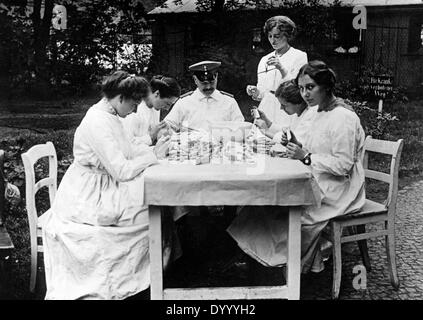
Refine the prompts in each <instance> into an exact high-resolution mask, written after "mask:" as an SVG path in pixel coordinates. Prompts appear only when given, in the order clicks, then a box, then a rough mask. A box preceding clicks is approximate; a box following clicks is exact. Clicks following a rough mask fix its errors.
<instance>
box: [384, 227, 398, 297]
mask: <svg viewBox="0 0 423 320" xmlns="http://www.w3.org/2000/svg"><path fill="white" fill-rule="evenodd" d="M385 227H386V229H387V230H388V235H387V236H386V237H385V243H386V255H387V257H388V268H389V276H390V278H391V284H392V286H393V287H394V289H395V290H398V288H399V279H398V272H397V264H396V259H395V230H394V224H393V223H389V222H388V221H386V222H385Z"/></svg>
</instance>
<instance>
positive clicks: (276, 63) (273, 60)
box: [266, 56, 288, 78]
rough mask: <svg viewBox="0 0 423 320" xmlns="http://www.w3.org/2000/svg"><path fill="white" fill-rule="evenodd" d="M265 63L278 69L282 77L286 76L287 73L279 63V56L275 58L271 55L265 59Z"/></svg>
mask: <svg viewBox="0 0 423 320" xmlns="http://www.w3.org/2000/svg"><path fill="white" fill-rule="evenodd" d="M266 63H267V65H268V66H274V67H275V68H276V69H278V70H279V71H280V73H281V74H282V78H284V77H285V76H286V74H287V73H288V72H287V71H286V69H285V68H284V67H283V65H282V64H281V62H280V60H279V58H277V57H275V56H271V57H270V58H269V59H268V60H267V62H266Z"/></svg>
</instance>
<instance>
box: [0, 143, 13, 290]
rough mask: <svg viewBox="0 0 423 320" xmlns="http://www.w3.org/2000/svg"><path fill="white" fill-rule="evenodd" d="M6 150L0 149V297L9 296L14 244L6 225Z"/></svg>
mask: <svg viewBox="0 0 423 320" xmlns="http://www.w3.org/2000/svg"><path fill="white" fill-rule="evenodd" d="M3 169H4V151H3V150H0V298H3V297H7V295H8V289H9V286H8V282H9V278H10V277H9V264H10V263H9V261H10V254H11V251H12V249H14V245H13V242H12V240H11V239H10V236H9V233H8V232H7V230H6V226H5V225H4V220H5V216H4V204H5V199H4V189H5V181H6V180H5V179H4V173H3Z"/></svg>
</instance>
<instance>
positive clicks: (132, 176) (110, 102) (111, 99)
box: [42, 71, 168, 299]
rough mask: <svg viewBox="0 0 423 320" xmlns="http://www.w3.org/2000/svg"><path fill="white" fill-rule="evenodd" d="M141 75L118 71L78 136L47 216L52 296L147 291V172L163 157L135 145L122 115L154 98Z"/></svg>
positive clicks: (160, 147) (161, 149) (159, 150)
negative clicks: (121, 118) (144, 197)
mask: <svg viewBox="0 0 423 320" xmlns="http://www.w3.org/2000/svg"><path fill="white" fill-rule="evenodd" d="M150 90H151V89H150V86H149V84H148V81H147V80H146V79H144V78H142V77H137V76H133V75H129V74H128V73H126V72H123V71H116V72H115V73H113V74H112V75H111V76H109V77H107V78H106V80H105V81H104V83H103V84H102V92H103V96H104V97H103V98H102V99H101V100H100V101H99V102H97V103H96V104H95V105H93V106H92V107H91V108H90V109H89V110H88V111H87V113H86V115H85V117H84V119H83V120H82V122H81V124H80V125H79V127H78V128H77V129H76V132H75V136H74V146H73V154H74V162H73V163H72V165H71V166H70V167H69V169H68V170H67V172H66V174H65V175H64V177H63V179H62V181H61V183H60V186H59V188H58V190H57V194H56V197H55V199H54V201H53V203H52V206H51V209H50V210H49V211H47V212H46V213H45V215H43V222H42V224H43V245H44V263H45V274H46V284H47V293H46V297H45V298H46V299H124V298H127V297H130V296H133V295H135V294H137V293H139V292H141V291H143V290H145V289H147V288H148V287H149V284H150V264H149V251H148V244H149V240H148V214H147V208H146V206H145V205H144V201H143V186H144V183H143V176H142V175H141V174H142V172H143V171H144V170H145V169H146V168H147V167H148V166H151V165H154V164H156V163H157V162H158V158H162V157H164V156H165V154H166V152H167V148H168V141H167V140H166V139H167V138H163V139H162V140H160V141H158V142H157V144H156V146H155V147H154V148H145V149H143V150H136V149H134V148H132V147H131V144H130V142H129V139H128V138H127V136H126V134H125V133H124V129H123V127H122V123H121V122H120V120H119V117H126V116H127V115H128V114H130V113H131V112H133V111H135V109H136V106H137V105H138V104H139V103H140V101H141V100H142V99H144V98H145V97H147V96H148V95H149V93H150Z"/></svg>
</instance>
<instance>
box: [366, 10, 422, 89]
mask: <svg viewBox="0 0 423 320" xmlns="http://www.w3.org/2000/svg"><path fill="white" fill-rule="evenodd" d="M413 13H415V11H409V10H399V11H396V12H395V11H393V12H383V11H376V12H372V13H371V14H370V16H369V23H368V29H367V30H366V32H365V37H364V52H365V56H364V63H365V65H367V66H374V65H376V64H380V63H382V64H383V66H384V67H386V68H388V69H390V70H391V72H392V73H393V75H394V84H395V85H399V86H403V87H410V88H413V87H416V86H419V85H420V84H421V83H423V76H422V74H423V52H421V51H420V53H410V52H409V51H408V42H409V25H410V16H411V15H412V14H413Z"/></svg>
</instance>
